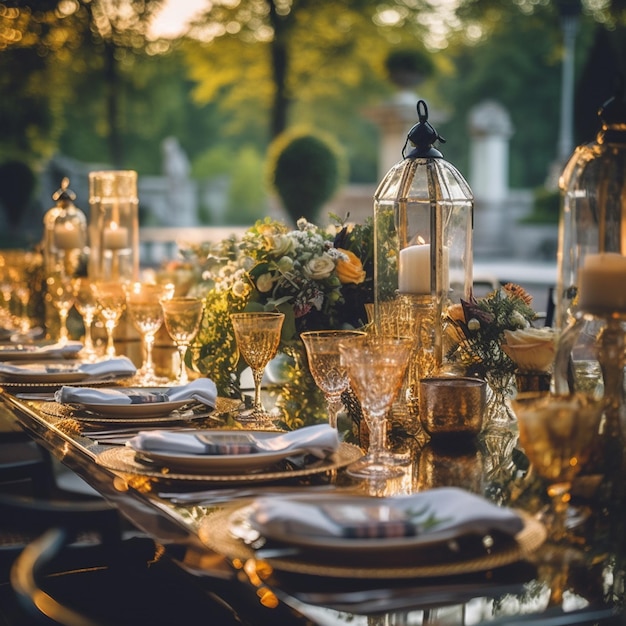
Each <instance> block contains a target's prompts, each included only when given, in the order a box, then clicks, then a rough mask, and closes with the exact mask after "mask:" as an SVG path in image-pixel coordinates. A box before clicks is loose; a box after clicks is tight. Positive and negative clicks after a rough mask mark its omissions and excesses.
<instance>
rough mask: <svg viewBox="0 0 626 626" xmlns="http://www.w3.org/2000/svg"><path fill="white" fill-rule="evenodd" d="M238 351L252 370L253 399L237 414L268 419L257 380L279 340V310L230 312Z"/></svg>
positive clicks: (243, 417)
mask: <svg viewBox="0 0 626 626" xmlns="http://www.w3.org/2000/svg"><path fill="white" fill-rule="evenodd" d="M230 318H231V320H232V323H233V329H234V330H235V339H236V341H237V348H238V349H239V353H240V354H241V356H242V357H243V358H244V360H245V362H246V363H247V364H248V365H249V366H250V369H251V370H252V376H253V379H254V402H253V405H252V410H251V411H250V412H248V413H245V414H242V415H240V416H239V418H238V419H239V420H240V421H249V422H268V421H271V419H272V416H271V415H270V413H269V412H268V411H266V410H265V408H264V407H263V403H262V401H261V381H262V380H263V373H264V372H265V366H266V365H267V364H268V363H269V362H270V361H271V359H273V358H274V356H275V355H276V352H277V351H278V345H279V344H280V332H281V330H282V327H283V321H284V319H285V315H284V314H283V313H264V312H249V313H233V314H232V315H231V316H230Z"/></svg>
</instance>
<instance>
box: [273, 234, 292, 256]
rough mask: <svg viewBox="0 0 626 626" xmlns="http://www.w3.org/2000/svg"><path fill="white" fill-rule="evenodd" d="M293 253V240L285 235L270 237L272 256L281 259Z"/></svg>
mask: <svg viewBox="0 0 626 626" xmlns="http://www.w3.org/2000/svg"><path fill="white" fill-rule="evenodd" d="M291 252H293V240H292V239H291V237H288V236H287V235H274V236H273V237H272V256H273V257H276V258H278V257H281V256H285V255H286V254H290V253H291Z"/></svg>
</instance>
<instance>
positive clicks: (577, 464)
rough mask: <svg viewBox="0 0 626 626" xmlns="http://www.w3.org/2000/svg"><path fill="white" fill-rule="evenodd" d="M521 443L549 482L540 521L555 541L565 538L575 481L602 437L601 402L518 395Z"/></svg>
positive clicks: (582, 396) (515, 405) (570, 521)
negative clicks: (547, 501)
mask: <svg viewBox="0 0 626 626" xmlns="http://www.w3.org/2000/svg"><path fill="white" fill-rule="evenodd" d="M512 404H513V409H514V411H515V415H516V416H517V423H518V426H519V442H520V445H521V447H522V449H523V450H524V452H525V454H526V456H527V457H528V460H529V461H530V463H531V464H532V467H533V468H534V470H535V471H536V472H537V474H538V475H539V476H540V477H541V478H542V479H543V480H544V481H545V482H546V483H547V488H546V491H547V493H548V495H549V496H550V500H551V507H550V509H549V510H547V511H544V512H543V514H542V517H543V519H544V521H545V522H546V527H547V528H548V530H549V534H550V537H551V538H552V540H553V541H556V542H559V541H563V540H567V536H568V531H569V530H570V529H571V528H572V527H574V526H575V525H576V516H575V515H569V513H570V504H569V503H570V499H571V488H572V481H573V480H574V478H575V477H576V476H577V475H578V474H579V473H580V472H581V470H582V469H583V468H584V467H585V464H587V463H588V461H589V458H590V456H591V453H592V451H593V449H594V445H595V442H596V441H597V438H598V436H599V429H600V419H601V417H602V410H603V402H602V400H600V399H597V398H593V397H591V396H588V395H585V394H582V393H576V394H570V395H552V394H549V393H535V392H528V393H520V394H518V395H517V397H516V398H515V399H514V400H513V403H512Z"/></svg>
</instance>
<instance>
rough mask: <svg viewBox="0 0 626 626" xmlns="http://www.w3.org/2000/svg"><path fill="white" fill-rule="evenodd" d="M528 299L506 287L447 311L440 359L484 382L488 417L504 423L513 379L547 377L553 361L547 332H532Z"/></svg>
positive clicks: (514, 287)
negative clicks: (523, 374)
mask: <svg viewBox="0 0 626 626" xmlns="http://www.w3.org/2000/svg"><path fill="white" fill-rule="evenodd" d="M531 304H532V296H530V294H528V293H527V292H526V291H525V290H524V289H523V288H522V287H520V286H519V285H515V284H512V283H509V284H506V285H504V286H503V287H501V288H499V289H496V290H494V291H493V292H491V293H490V294H488V295H487V296H485V297H484V298H479V299H474V298H472V299H471V300H470V301H461V303H460V304H454V305H452V306H451V307H449V309H448V311H447V324H446V342H447V352H446V357H447V360H448V361H449V362H452V363H456V364H457V365H458V366H460V367H461V368H462V370H463V373H464V374H465V375H468V376H479V377H480V378H484V379H485V380H486V381H487V382H488V384H489V386H490V388H491V391H492V396H491V406H490V409H489V414H490V415H489V417H488V419H490V420H491V421H492V422H498V421H508V420H510V419H513V417H514V416H513V415H512V413H511V412H510V409H509V408H508V405H507V399H508V397H509V396H510V395H511V394H512V393H513V391H514V375H515V374H516V373H518V372H521V371H524V372H529V371H532V370H535V369H541V370H544V371H548V370H549V368H550V365H551V363H552V358H553V355H554V343H555V337H554V333H553V331H552V330H551V329H543V328H534V327H533V326H532V322H533V321H534V320H536V318H537V314H536V313H535V311H534V310H533V308H532V306H531Z"/></svg>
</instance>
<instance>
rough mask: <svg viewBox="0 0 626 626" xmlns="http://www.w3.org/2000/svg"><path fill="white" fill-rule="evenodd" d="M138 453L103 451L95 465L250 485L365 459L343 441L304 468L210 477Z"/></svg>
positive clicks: (157, 475) (158, 475) (156, 475)
mask: <svg viewBox="0 0 626 626" xmlns="http://www.w3.org/2000/svg"><path fill="white" fill-rule="evenodd" d="M136 456H137V454H136V452H135V451H134V450H131V448H126V447H114V448H109V449H108V450H104V451H103V452H101V453H100V454H99V455H98V456H97V457H96V462H97V463H98V464H99V465H102V466H104V467H106V468H108V469H111V470H114V471H117V472H125V473H128V474H141V475H142V476H150V477H154V478H166V479H167V480H182V481H199V482H209V483H214V482H215V483H250V482H271V481H276V480H287V479H290V478H300V477H302V476H311V475H313V474H323V473H324V472H329V471H332V470H337V469H340V468H342V467H345V466H346V465H350V463H354V462H355V461H356V460H358V459H359V458H361V456H363V452H362V451H361V449H360V448H358V447H357V446H354V445H352V444H351V443H345V442H342V443H341V444H340V445H339V449H338V450H337V452H336V453H335V454H334V455H333V456H332V457H330V458H328V459H325V460H323V461H316V462H314V463H312V464H310V465H309V466H305V467H303V468H295V469H294V468H292V467H284V468H278V469H276V470H269V469H268V471H259V472H250V471H248V472H246V473H238V474H210V473H201V474H200V473H181V472H173V471H171V470H169V469H168V468H166V467H159V466H158V465H156V464H155V465H154V466H151V465H150V464H148V463H145V462H142V461H138V460H137V459H136Z"/></svg>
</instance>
